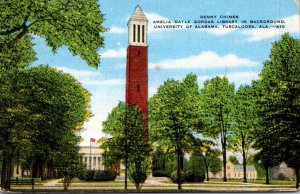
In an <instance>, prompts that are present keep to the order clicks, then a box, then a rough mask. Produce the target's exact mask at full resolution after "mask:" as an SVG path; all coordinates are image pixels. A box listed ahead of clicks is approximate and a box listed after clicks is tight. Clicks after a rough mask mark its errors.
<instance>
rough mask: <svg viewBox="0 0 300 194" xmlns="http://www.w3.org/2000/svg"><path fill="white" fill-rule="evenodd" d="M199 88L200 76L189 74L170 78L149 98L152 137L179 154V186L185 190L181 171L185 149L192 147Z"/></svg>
mask: <svg viewBox="0 0 300 194" xmlns="http://www.w3.org/2000/svg"><path fill="white" fill-rule="evenodd" d="M198 95H199V91H198V84H197V77H196V76H195V75H193V74H189V75H187V76H186V77H185V78H184V79H183V81H182V82H179V81H174V80H168V81H166V82H165V83H164V85H163V86H161V87H160V88H159V89H158V93H157V94H155V95H154V96H153V97H152V98H151V99H150V101H149V106H150V116H149V122H150V123H149V125H150V128H151V131H150V135H151V136H150V137H151V139H152V141H153V140H154V141H156V142H158V143H159V144H161V145H164V146H166V147H169V148H171V149H175V152H176V154H177V175H178V189H182V183H181V173H180V172H181V170H182V167H183V156H184V151H186V150H189V149H190V146H189V144H191V140H192V139H193V134H192V130H191V126H193V125H194V123H195V122H196V120H197V112H198V110H197V108H198V105H199V103H197V100H198V99H199V97H198Z"/></svg>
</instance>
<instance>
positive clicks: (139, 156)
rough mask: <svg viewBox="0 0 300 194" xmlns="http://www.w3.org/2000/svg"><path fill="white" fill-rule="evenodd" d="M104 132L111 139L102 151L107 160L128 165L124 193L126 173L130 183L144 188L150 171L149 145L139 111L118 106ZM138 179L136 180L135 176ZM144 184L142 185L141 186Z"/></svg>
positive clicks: (102, 146) (105, 142)
mask: <svg viewBox="0 0 300 194" xmlns="http://www.w3.org/2000/svg"><path fill="white" fill-rule="evenodd" d="M103 132H104V133H106V134H107V135H108V136H109V137H108V138H106V139H105V140H104V143H103V144H102V145H101V148H103V149H104V150H105V160H106V162H107V163H110V162H111V163H113V162H116V161H117V160H121V159H123V160H124V161H125V189H127V169H128V168H129V169H130V171H131V174H130V176H131V180H133V181H137V182H134V183H135V185H136V188H137V189H140V188H141V185H142V183H143V181H145V180H146V179H145V180H144V179H142V178H141V177H142V176H143V175H144V174H143V173H144V172H145V171H146V170H145V168H146V167H148V164H147V162H148V161H147V159H148V157H149V155H150V144H149V143H148V142H146V140H145V139H144V133H145V123H144V117H143V115H142V113H141V112H140V109H139V107H137V106H135V105H126V104H124V103H119V104H118V106H116V107H115V108H114V109H113V110H112V112H111V113H110V114H109V115H108V118H107V120H106V121H104V122H103ZM135 175H136V176H137V177H134V176H135ZM139 181H141V182H139Z"/></svg>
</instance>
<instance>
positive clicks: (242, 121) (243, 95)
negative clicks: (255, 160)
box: [229, 86, 258, 182]
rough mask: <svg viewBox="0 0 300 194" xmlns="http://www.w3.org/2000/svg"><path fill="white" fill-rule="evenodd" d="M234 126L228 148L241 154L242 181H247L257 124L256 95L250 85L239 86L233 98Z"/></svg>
mask: <svg viewBox="0 0 300 194" xmlns="http://www.w3.org/2000/svg"><path fill="white" fill-rule="evenodd" d="M234 99H235V100H234V119H235V122H234V127H233V130H232V132H233V134H232V136H231V137H230V139H229V141H230V149H231V150H233V151H234V152H239V153H241V155H242V164H243V172H244V177H243V182H247V176H246V175H247V172H246V171H247V168H246V166H247V160H248V155H249V151H250V149H251V146H252V143H253V131H254V130H255V129H256V128H257V126H258V115H257V111H256V104H255V102H256V97H255V95H254V91H253V89H252V88H251V87H250V86H240V87H239V89H238V90H237V92H236V94H235V98H234Z"/></svg>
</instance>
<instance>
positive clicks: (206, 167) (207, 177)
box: [205, 164, 209, 181]
mask: <svg viewBox="0 0 300 194" xmlns="http://www.w3.org/2000/svg"><path fill="white" fill-rule="evenodd" d="M205 169H206V181H209V175H208V166H207V165H206V164H205Z"/></svg>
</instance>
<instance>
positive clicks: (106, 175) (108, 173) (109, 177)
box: [79, 170, 117, 181]
mask: <svg viewBox="0 0 300 194" xmlns="http://www.w3.org/2000/svg"><path fill="white" fill-rule="evenodd" d="M116 177H117V173H116V172H115V171H112V170H96V171H95V170H87V171H84V172H83V173H82V176H80V177H79V179H80V180H84V181H113V180H115V179H116Z"/></svg>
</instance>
